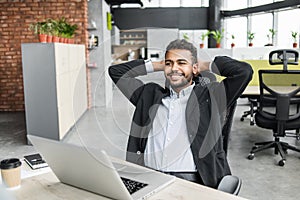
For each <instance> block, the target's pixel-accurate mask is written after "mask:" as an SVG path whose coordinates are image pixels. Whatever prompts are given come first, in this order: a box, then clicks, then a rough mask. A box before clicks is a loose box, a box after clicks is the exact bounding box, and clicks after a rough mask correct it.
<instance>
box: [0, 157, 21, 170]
mask: <svg viewBox="0 0 300 200" xmlns="http://www.w3.org/2000/svg"><path fill="white" fill-rule="evenodd" d="M21 165H22V163H21V161H20V159H18V158H9V159H5V160H2V161H1V162H0V169H13V168H17V167H19V166H21Z"/></svg>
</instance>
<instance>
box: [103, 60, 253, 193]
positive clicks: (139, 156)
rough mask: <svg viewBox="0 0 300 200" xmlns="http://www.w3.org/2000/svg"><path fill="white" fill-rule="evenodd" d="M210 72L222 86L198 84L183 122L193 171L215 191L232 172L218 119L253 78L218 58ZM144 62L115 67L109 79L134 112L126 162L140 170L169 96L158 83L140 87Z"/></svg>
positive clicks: (246, 70) (244, 69)
mask: <svg viewBox="0 0 300 200" xmlns="http://www.w3.org/2000/svg"><path fill="white" fill-rule="evenodd" d="M212 71H213V72H214V73H216V74H219V75H222V76H225V77H226V78H225V79H223V80H222V81H221V82H212V83H210V84H208V85H205V86H202V85H201V84H196V85H195V87H194V88H193V92H192V93H191V96H190V97H189V100H188V103H187V107H186V123H187V130H188V134H189V139H190V143H191V150H192V153H193V157H194V162H195V165H196V167H197V171H198V172H199V175H200V176H201V178H202V180H203V182H204V184H205V185H207V186H210V187H214V188H216V187H217V186H218V183H219V181H220V180H221V179H222V177H224V176H225V175H227V174H231V172H230V168H229V165H228V162H227V159H226V156H225V153H224V150H223V146H222V145H223V144H222V121H223V120H222V119H223V114H224V113H225V111H226V108H227V107H229V106H230V105H231V104H232V103H233V102H234V101H235V100H236V99H237V98H238V97H239V96H240V95H241V94H242V92H243V91H244V89H245V88H246V86H247V85H248V83H249V81H250V80H251V79H252V74H253V71H252V68H251V66H250V65H249V64H247V63H245V62H240V61H237V60H234V59H232V58H229V57H226V56H220V57H216V58H215V60H214V62H213V65H212ZM146 74H147V72H146V68H145V64H144V61H143V60H134V61H130V62H127V63H122V64H118V65H113V66H111V67H110V68H109V75H110V77H111V78H112V80H113V81H114V83H115V84H116V85H117V86H118V88H119V89H120V90H121V91H122V93H123V94H124V95H125V96H126V97H127V98H128V99H129V100H130V102H131V103H132V104H133V105H134V106H135V107H136V109H135V112H134V115H133V120H132V124H131V129H130V136H129V140H128V145H127V154H126V159H127V160H128V161H130V162H133V163H136V164H139V165H144V154H143V153H144V151H145V148H146V144H147V137H148V134H149V131H150V130H151V127H152V123H153V120H151V119H153V118H154V117H155V115H156V112H157V109H158V106H159V105H160V104H161V102H162V98H164V97H166V96H168V95H169V94H170V91H169V89H168V88H163V87H161V86H160V85H158V84H156V83H147V84H144V83H143V82H142V81H141V80H139V79H137V78H136V77H137V76H141V75H146Z"/></svg>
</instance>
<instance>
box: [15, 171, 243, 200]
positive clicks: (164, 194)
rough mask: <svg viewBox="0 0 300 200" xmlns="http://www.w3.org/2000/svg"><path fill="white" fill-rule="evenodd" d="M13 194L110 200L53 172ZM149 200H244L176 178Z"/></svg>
mask: <svg viewBox="0 0 300 200" xmlns="http://www.w3.org/2000/svg"><path fill="white" fill-rule="evenodd" d="M11 192H12V194H13V195H14V196H15V198H16V199H17V200H41V199H43V200H60V199H64V200H69V199H70V200H74V199H89V200H94V199H95V200H96V199H97V200H99V199H108V198H105V197H102V196H99V195H97V194H94V193H91V192H87V191H84V190H81V189H78V188H75V187H72V186H69V185H66V184H63V183H61V182H59V180H58V179H57V178H56V176H55V175H54V174H53V172H48V173H46V174H42V175H38V176H34V177H30V178H26V179H23V180H22V183H21V188H20V189H18V190H15V191H11ZM149 199H150V200H151V199H161V200H163V199H166V200H167V199H181V200H184V199H187V200H192V199H199V200H200V199H205V200H220V199H222V200H229V199H230V200H232V199H233V200H235V199H236V200H242V199H244V198H242V197H238V196H233V195H231V194H227V193H224V192H221V191H218V190H215V189H211V188H208V187H205V186H202V185H198V184H195V183H191V182H188V181H185V180H181V179H177V178H176V180H175V182H174V183H172V184H171V185H169V186H168V187H166V188H164V189H163V190H161V191H160V192H158V193H156V194H155V195H153V196H151V197H150V198H149Z"/></svg>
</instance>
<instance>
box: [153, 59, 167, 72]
mask: <svg viewBox="0 0 300 200" xmlns="http://www.w3.org/2000/svg"><path fill="white" fill-rule="evenodd" d="M152 65H153V69H154V71H164V70H165V61H164V60H161V61H154V62H152Z"/></svg>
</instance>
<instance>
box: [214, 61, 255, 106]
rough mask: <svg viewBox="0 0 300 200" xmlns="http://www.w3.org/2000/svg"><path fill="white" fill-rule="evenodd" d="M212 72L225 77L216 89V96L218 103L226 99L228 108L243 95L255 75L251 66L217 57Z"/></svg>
mask: <svg viewBox="0 0 300 200" xmlns="http://www.w3.org/2000/svg"><path fill="white" fill-rule="evenodd" d="M212 71H213V72H214V73H216V74H218V75H221V76H223V77H225V78H224V79H223V80H222V81H221V84H219V86H218V87H217V88H215V90H214V93H215V94H214V95H215V96H217V97H218V98H217V99H218V101H224V99H226V106H227V107H229V106H230V105H232V103H233V102H234V101H235V100H237V99H238V98H239V97H240V96H241V95H242V93H243V92H244V90H245V89H246V87H247V85H248V83H249V82H250V81H251V79H252V75H253V70H252V67H251V65H249V64H248V63H246V62H242V61H238V60H235V59H232V58H230V57H227V56H217V57H216V58H215V60H214V62H213V64H212ZM224 92H225V94H224ZM221 94H224V95H225V96H226V98H224V96H222V95H221Z"/></svg>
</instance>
